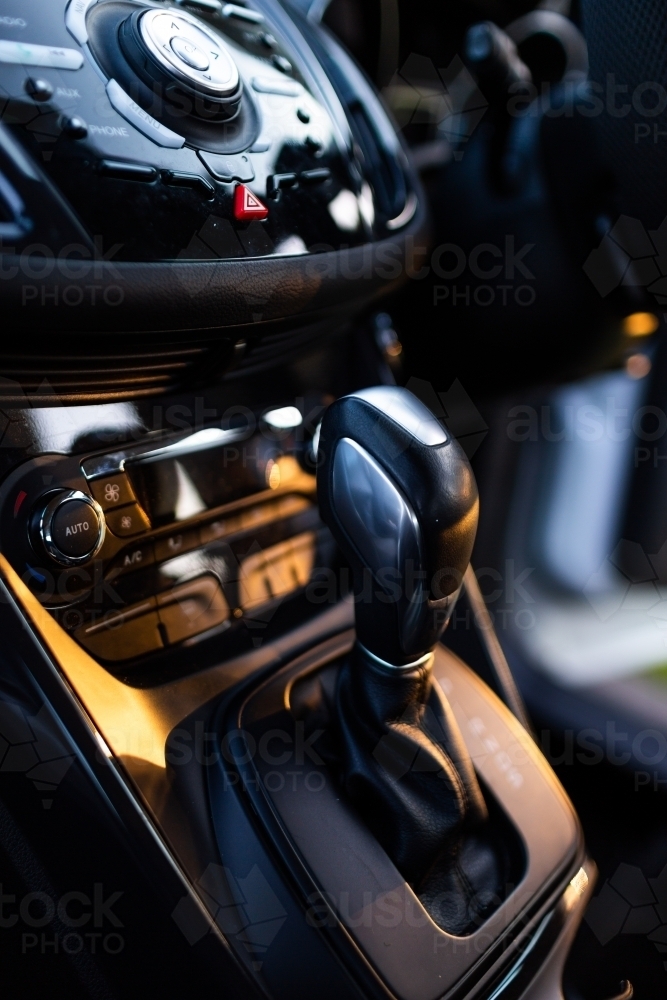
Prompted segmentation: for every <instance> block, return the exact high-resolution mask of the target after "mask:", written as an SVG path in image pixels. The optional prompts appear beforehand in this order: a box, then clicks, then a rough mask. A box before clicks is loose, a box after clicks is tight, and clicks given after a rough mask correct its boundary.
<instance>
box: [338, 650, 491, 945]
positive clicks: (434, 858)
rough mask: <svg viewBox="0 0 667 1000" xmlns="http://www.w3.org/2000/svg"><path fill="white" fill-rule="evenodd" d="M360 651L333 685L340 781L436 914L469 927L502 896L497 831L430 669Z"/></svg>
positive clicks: (453, 928) (449, 924)
mask: <svg viewBox="0 0 667 1000" xmlns="http://www.w3.org/2000/svg"><path fill="white" fill-rule="evenodd" d="M357 656H358V654H357V655H356V656H355V655H354V654H353V655H352V657H350V658H349V660H348V661H347V662H346V663H345V664H344V665H343V666H342V667H341V670H340V673H339V679H338V686H337V693H336V716H337V728H338V752H339V754H340V759H341V765H342V781H343V784H344V787H345V790H346V792H347V794H348V795H349V797H350V799H351V800H352V801H353V802H354V803H355V805H356V806H357V808H358V809H359V811H360V813H361V815H362V816H363V818H364V820H365V821H366V823H367V824H368V826H369V828H370V829H371V831H372V832H373V833H374V835H375V837H376V838H377V839H378V841H379V842H380V844H381V845H382V846H383V848H384V849H385V850H386V852H387V854H388V855H389V856H390V858H391V859H392V861H393V862H394V864H395V865H396V867H397V868H398V870H399V871H400V872H401V874H402V875H403V877H404V878H405V879H406V880H407V881H408V882H410V883H411V884H412V885H413V887H414V889H415V891H416V892H417V895H418V896H419V898H420V899H421V901H422V903H423V904H424V906H425V908H426V909H427V911H428V912H429V913H430V915H431V917H432V918H433V919H434V920H435V921H436V923H438V924H439V926H441V927H442V928H443V929H445V930H447V931H449V932H450V933H452V934H463V933H466V932H469V931H470V930H471V929H472V928H474V927H475V926H476V925H477V924H479V923H480V922H481V921H482V920H483V919H484V918H485V917H486V916H487V915H488V914H489V913H490V912H491V911H492V910H493V909H495V908H496V907H497V906H498V905H499V904H500V902H501V900H502V898H503V893H504V891H505V885H506V882H507V881H508V876H509V871H510V859H509V854H508V852H507V851H506V850H505V848H504V846H503V837H502V831H501V830H500V829H498V828H497V826H496V825H495V824H494V823H492V822H490V821H489V813H488V810H487V807H486V804H485V801H484V798H483V796H482V792H481V789H480V786H479V783H478V781H477V778H476V776H475V772H474V769H473V766H472V762H471V760H470V757H469V755H468V752H467V750H466V748H465V745H464V742H463V739H462V737H461V733H460V731H459V728H458V726H457V724H456V721H455V720H454V717H453V714H452V712H451V709H450V707H449V704H448V702H447V700H446V698H445V696H444V694H442V693H441V692H440V689H439V688H438V687H437V686H434V685H432V684H431V677H430V671H429V670H427V669H425V668H423V667H422V668H418V669H416V670H412V671H408V672H403V673H398V672H394V673H392V674H389V673H388V672H387V671H384V670H383V669H382V668H378V667H375V666H373V665H372V664H371V663H369V662H367V661H366V660H364V661H362V662H359V660H358V659H357Z"/></svg>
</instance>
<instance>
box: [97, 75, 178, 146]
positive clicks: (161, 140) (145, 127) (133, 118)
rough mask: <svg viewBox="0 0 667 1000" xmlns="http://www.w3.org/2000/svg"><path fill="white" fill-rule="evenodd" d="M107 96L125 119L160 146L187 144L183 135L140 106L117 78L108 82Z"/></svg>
mask: <svg viewBox="0 0 667 1000" xmlns="http://www.w3.org/2000/svg"><path fill="white" fill-rule="evenodd" d="M107 96H108V98H109V100H110V101H111V103H112V105H113V107H114V108H115V109H116V111H117V112H118V114H119V115H122V116H123V118H124V119H125V121H128V122H129V123H130V125H134V127H135V128H137V129H139V131H140V132H143V134H144V135H145V136H147V137H148V138H149V139H152V141H153V142H155V143H157V145H158V146H165V147H166V148H167V149H180V148H181V147H182V146H184V145H185V139H184V138H183V136H182V135H177V134H176V132H172V131H171V129H169V128H166V127H165V126H164V125H161V124H160V122H158V121H156V120H155V118H153V117H151V115H149V114H148V112H147V111H144V109H143V108H140V107H139V105H138V104H136V103H135V102H134V101H133V100H132V98H131V97H130V95H129V94H126V93H125V91H124V90H123V88H122V87H121V86H120V84H119V83H117V82H116V81H115V80H109V82H108V83H107Z"/></svg>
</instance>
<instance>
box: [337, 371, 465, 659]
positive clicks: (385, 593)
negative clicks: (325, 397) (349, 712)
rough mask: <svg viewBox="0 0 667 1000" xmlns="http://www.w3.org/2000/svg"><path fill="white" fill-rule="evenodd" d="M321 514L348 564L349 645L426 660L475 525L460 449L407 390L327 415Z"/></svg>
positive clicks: (391, 390)
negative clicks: (352, 640) (352, 637)
mask: <svg viewBox="0 0 667 1000" xmlns="http://www.w3.org/2000/svg"><path fill="white" fill-rule="evenodd" d="M318 461H319V467H318V499H319V504H320V510H321V513H322V517H323V518H324V520H325V521H326V523H327V524H328V525H329V528H330V529H331V531H332V533H333V534H334V536H335V538H336V541H337V542H338V544H339V546H340V548H341V549H342V550H343V552H344V553H345V555H346V557H347V558H348V560H349V562H350V563H351V565H352V568H353V572H354V589H355V595H356V599H357V606H356V626H357V639H358V641H359V643H360V645H361V646H362V647H363V650H364V652H365V653H367V654H371V656H372V657H373V658H377V659H378V660H381V661H382V662H383V663H384V664H388V665H391V666H394V667H405V666H406V665H408V664H411V663H416V662H417V661H420V660H421V659H423V658H424V657H425V656H428V654H429V653H430V651H431V650H432V649H433V647H434V645H435V643H436V642H437V640H438V638H439V636H440V635H441V633H442V631H443V629H444V627H445V625H446V623H447V621H448V619H449V615H450V614H451V611H452V608H453V606H454V603H455V601H456V598H457V596H458V593H459V590H460V587H461V582H462V580H463V574H464V572H465V570H466V567H467V565H468V562H469V560H470V554H471V552H472V546H473V542H474V540H475V531H476V529H477V507H478V499H477V487H476V485H475V480H474V476H473V474H472V470H471V468H470V465H469V464H468V460H467V458H466V457H465V455H464V453H463V451H462V450H461V448H460V447H459V445H458V444H457V443H456V441H454V440H452V438H451V437H450V436H449V435H448V434H447V432H446V431H445V430H444V428H443V427H442V426H441V425H440V424H439V423H438V421H437V420H436V419H435V417H434V416H433V414H432V413H431V412H430V410H428V409H427V408H426V407H425V406H424V404H423V403H422V402H421V401H420V400H419V399H417V398H416V396H413V395H412V393H410V392H408V391H407V390H406V389H400V388H398V387H395V386H376V387H374V388H371V389H363V390H361V391H360V392H357V393H355V394H354V395H352V396H345V397H344V398H343V399H340V400H338V401H337V402H336V403H334V404H333V405H332V406H331V407H330V409H329V410H328V411H327V413H326V416H325V418H324V422H323V424H322V431H321V434H320V443H319V449H318Z"/></svg>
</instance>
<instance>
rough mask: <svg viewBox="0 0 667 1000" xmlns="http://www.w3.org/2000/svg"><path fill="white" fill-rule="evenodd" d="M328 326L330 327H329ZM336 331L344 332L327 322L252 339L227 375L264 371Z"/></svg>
mask: <svg viewBox="0 0 667 1000" xmlns="http://www.w3.org/2000/svg"><path fill="white" fill-rule="evenodd" d="M328 327H329V329H327V328H328ZM334 332H342V330H340V329H339V328H337V329H335V330H332V329H331V328H330V326H329V323H327V324H318V326H316V327H312V326H309V327H307V328H306V329H301V330H287V331H281V332H280V333H269V334H265V335H264V336H263V337H261V338H259V339H257V340H255V341H253V340H250V341H249V344H248V351H247V353H246V355H245V356H244V357H243V359H242V360H241V361H239V362H238V363H237V364H236V365H234V368H233V369H232V371H230V372H229V373H228V374H227V376H226V377H227V378H235V377H236V376H237V375H247V374H249V373H250V372H257V371H262V370H263V369H265V368H270V367H271V366H272V365H274V364H275V363H276V361H278V360H280V361H289V360H290V358H292V357H294V356H295V355H297V354H299V353H300V352H301V350H303V349H305V348H307V347H308V346H309V344H310V343H311V342H312V341H314V340H315V339H316V338H319V339H320V340H321V338H322V337H323V336H325V335H326V334H327V333H328V334H329V335H331V334H332V333H334Z"/></svg>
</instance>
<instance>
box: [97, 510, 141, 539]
mask: <svg viewBox="0 0 667 1000" xmlns="http://www.w3.org/2000/svg"><path fill="white" fill-rule="evenodd" d="M106 520H107V527H108V529H109V531H111V532H112V534H114V535H116V537H117V538H131V537H132V536H133V535H140V534H141V533H142V532H144V531H148V530H149V528H150V524H149V522H148V518H147V517H146V515H145V514H144V512H143V510H142V509H141V507H140V506H139V504H136V503H132V504H129V505H128V506H127V507H121V508H120V509H118V510H108V511H107V512H106Z"/></svg>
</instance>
